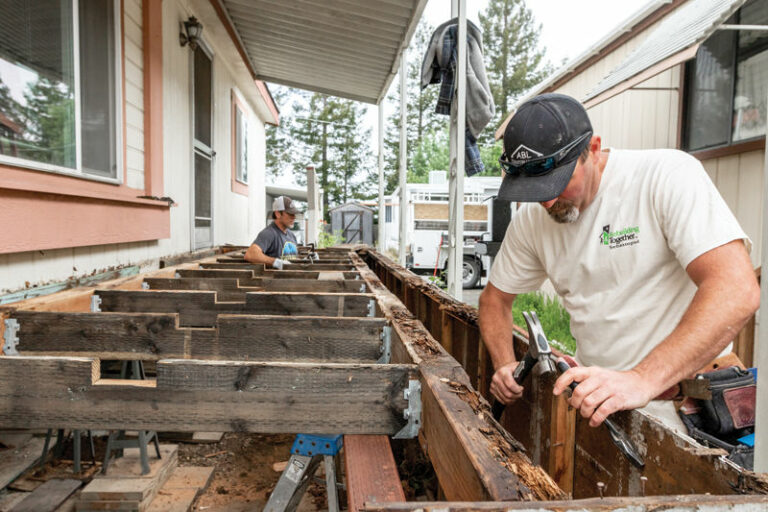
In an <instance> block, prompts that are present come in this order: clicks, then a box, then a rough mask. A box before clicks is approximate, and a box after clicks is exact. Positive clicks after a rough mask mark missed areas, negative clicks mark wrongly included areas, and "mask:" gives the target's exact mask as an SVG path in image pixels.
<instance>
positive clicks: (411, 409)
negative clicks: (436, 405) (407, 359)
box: [392, 379, 421, 439]
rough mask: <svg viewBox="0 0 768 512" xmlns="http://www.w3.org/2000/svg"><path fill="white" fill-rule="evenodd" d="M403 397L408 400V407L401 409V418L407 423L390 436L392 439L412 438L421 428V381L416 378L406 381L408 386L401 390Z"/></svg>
mask: <svg viewBox="0 0 768 512" xmlns="http://www.w3.org/2000/svg"><path fill="white" fill-rule="evenodd" d="M403 398H405V399H406V400H408V407H407V408H406V409H405V410H404V411H403V418H405V419H406V420H408V423H406V424H405V426H404V427H403V428H402V429H400V431H399V432H398V433H397V434H395V435H394V436H392V438H393V439H413V438H414V437H416V436H417V435H419V428H421V382H419V381H418V380H417V379H411V380H409V381H408V388H407V389H404V390H403Z"/></svg>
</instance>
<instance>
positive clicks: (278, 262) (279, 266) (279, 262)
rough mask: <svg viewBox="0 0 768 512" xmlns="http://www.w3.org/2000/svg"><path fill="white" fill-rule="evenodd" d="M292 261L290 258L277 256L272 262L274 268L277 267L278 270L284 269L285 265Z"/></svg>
mask: <svg viewBox="0 0 768 512" xmlns="http://www.w3.org/2000/svg"><path fill="white" fill-rule="evenodd" d="M290 264H291V262H290V261H288V260H281V259H280V258H275V261H273V262H272V268H276V269H277V270H283V266H285V265H290Z"/></svg>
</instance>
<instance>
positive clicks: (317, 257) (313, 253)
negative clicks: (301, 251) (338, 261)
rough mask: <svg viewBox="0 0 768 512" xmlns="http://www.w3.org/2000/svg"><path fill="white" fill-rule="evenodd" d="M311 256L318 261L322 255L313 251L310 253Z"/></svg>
mask: <svg viewBox="0 0 768 512" xmlns="http://www.w3.org/2000/svg"><path fill="white" fill-rule="evenodd" d="M309 258H310V259H311V260H312V261H318V260H320V255H319V254H317V253H316V252H311V253H309Z"/></svg>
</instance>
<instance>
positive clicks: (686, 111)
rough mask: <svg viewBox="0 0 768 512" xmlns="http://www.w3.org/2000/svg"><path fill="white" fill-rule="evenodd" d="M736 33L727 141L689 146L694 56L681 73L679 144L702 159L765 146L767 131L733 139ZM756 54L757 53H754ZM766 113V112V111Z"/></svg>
mask: <svg viewBox="0 0 768 512" xmlns="http://www.w3.org/2000/svg"><path fill="white" fill-rule="evenodd" d="M735 18H736V19H735V21H734V24H739V25H740V24H741V8H739V9H738V11H736V13H735ZM738 33H739V31H738V30H737V31H735V36H734V37H735V39H736V41H735V44H734V48H733V61H732V64H733V79H732V80H731V84H730V111H729V118H730V120H731V126H730V128H729V130H728V141H727V142H725V143H721V144H712V145H709V146H702V147H700V148H691V147H690V146H689V140H688V139H689V136H690V132H689V130H690V127H691V119H689V115H690V103H691V100H692V96H691V95H692V94H693V93H692V91H691V89H692V87H693V85H694V83H693V80H692V79H691V78H692V77H693V75H694V73H693V70H692V67H693V65H694V64H695V63H696V58H694V59H691V60H689V61H688V62H686V63H685V64H684V67H683V70H682V73H683V76H684V78H685V83H684V88H683V91H684V95H683V111H682V137H681V146H682V149H683V150H685V151H687V152H689V153H691V154H693V155H695V156H697V157H700V158H702V159H706V158H716V157H720V156H727V155H731V154H737V153H742V152H746V151H752V150H754V149H756V148H757V149H759V148H761V147H762V148H764V147H765V140H766V135H768V133H766V134H763V135H756V136H754V137H750V138H747V139H740V140H738V141H734V139H733V126H732V123H733V116H734V102H735V99H736V90H737V86H738V82H739V78H740V77H739V74H738V70H739V54H740V52H739V50H740V48H739V39H738ZM762 52H768V46H766V48H765V49H763V50H762V51H761V52H758V54H759V53H762ZM756 55H757V54H756ZM766 115H768V113H766Z"/></svg>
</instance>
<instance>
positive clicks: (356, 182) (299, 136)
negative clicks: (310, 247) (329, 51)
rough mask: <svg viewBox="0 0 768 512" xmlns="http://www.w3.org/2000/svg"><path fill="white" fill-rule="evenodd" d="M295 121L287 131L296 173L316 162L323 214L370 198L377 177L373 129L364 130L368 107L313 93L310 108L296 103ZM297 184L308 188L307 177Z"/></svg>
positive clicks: (308, 104) (297, 179) (301, 174)
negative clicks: (330, 209)
mask: <svg viewBox="0 0 768 512" xmlns="http://www.w3.org/2000/svg"><path fill="white" fill-rule="evenodd" d="M294 112H295V116H294V119H293V121H292V122H291V123H290V125H289V126H288V132H289V137H290V139H291V144H292V147H293V150H292V155H293V158H292V160H293V162H292V164H293V165H294V168H299V167H300V168H301V169H302V170H303V168H304V166H305V165H306V164H308V163H314V164H315V166H316V172H317V175H318V185H319V186H320V188H321V189H322V190H323V192H324V194H323V211H324V212H325V215H326V217H327V215H328V206H329V205H330V204H341V203H344V202H346V201H348V200H350V199H352V198H361V197H364V196H368V195H369V194H371V190H372V188H373V186H374V185H375V183H376V175H375V173H372V172H371V171H370V169H371V168H372V165H371V157H372V152H371V150H370V147H369V143H368V141H369V140H370V130H369V129H364V128H363V116H364V115H365V111H364V107H362V106H361V105H360V104H359V103H358V102H355V101H352V100H346V99H342V98H337V97H334V96H328V95H325V94H320V93H315V94H312V95H311V96H310V97H309V98H308V101H307V102H305V103H303V104H302V103H301V102H296V104H295V105H294ZM295 178H296V181H297V182H299V183H301V184H304V183H306V176H305V175H304V173H303V172H297V173H296V174H295Z"/></svg>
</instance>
